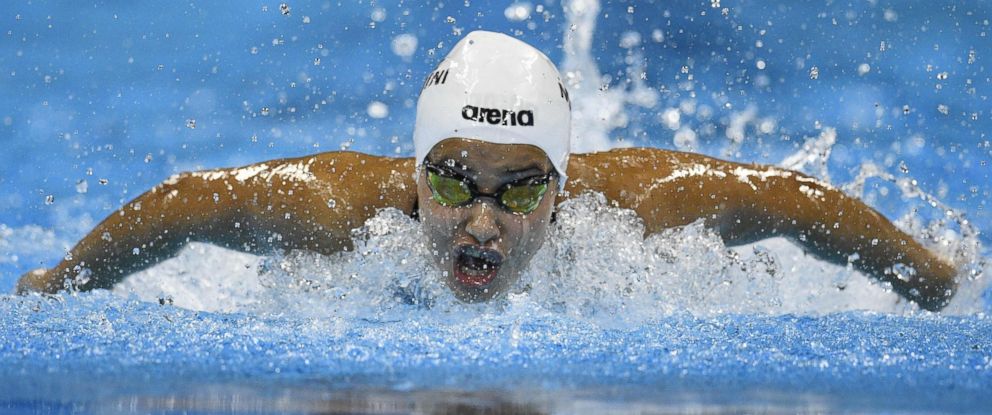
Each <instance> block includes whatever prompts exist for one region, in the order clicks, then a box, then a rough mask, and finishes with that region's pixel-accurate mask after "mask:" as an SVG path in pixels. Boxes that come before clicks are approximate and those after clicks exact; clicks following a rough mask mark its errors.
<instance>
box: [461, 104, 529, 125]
mask: <svg viewBox="0 0 992 415" xmlns="http://www.w3.org/2000/svg"><path fill="white" fill-rule="evenodd" d="M462 118H464V119H466V120H469V121H476V122H480V123H489V124H492V125H511V126H517V125H519V126H524V127H530V126H533V125H534V111H531V110H520V111H510V110H502V109H497V108H480V107H476V106H474V105H466V106H464V107H462Z"/></svg>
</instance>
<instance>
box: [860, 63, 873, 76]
mask: <svg viewBox="0 0 992 415" xmlns="http://www.w3.org/2000/svg"><path fill="white" fill-rule="evenodd" d="M868 72H871V65H869V64H867V63H862V64H861V65H858V75H861V76H864V75H865V74H867V73H868Z"/></svg>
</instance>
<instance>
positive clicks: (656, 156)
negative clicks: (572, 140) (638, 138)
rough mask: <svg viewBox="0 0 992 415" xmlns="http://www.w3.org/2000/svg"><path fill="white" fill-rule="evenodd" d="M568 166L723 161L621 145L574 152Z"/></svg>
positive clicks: (659, 149) (698, 155)
mask: <svg viewBox="0 0 992 415" xmlns="http://www.w3.org/2000/svg"><path fill="white" fill-rule="evenodd" d="M571 157H572V158H571V160H570V161H569V168H571V167H573V164H572V163H574V166H575V167H579V168H584V167H590V166H611V165H613V166H618V165H621V166H626V165H634V166H645V165H650V166H659V167H660V166H664V165H678V164H685V163H725V162H726V161H724V160H720V159H716V158H713V157H710V156H706V155H702V154H698V153H690V152H685V151H675V150H667V149H663V148H653V147H623V148H614V149H610V150H605V151H597V152H591V153H576V154H573V155H572V156H571Z"/></svg>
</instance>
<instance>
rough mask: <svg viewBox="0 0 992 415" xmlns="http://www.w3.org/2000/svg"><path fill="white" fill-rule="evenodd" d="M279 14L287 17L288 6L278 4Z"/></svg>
mask: <svg viewBox="0 0 992 415" xmlns="http://www.w3.org/2000/svg"><path fill="white" fill-rule="evenodd" d="M279 13H282V15H283V16H289V5H288V4H286V3H282V4H280V5H279Z"/></svg>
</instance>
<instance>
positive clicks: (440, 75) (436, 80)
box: [420, 69, 448, 91]
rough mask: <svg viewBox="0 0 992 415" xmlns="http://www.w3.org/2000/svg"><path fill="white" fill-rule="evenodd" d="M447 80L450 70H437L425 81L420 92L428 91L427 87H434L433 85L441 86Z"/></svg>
mask: <svg viewBox="0 0 992 415" xmlns="http://www.w3.org/2000/svg"><path fill="white" fill-rule="evenodd" d="M447 80H448V70H447V69H445V70H436V71H434V72H431V74H430V75H427V79H425V80H424V86H422V87H420V90H421V91H423V90H425V89H427V87H429V86H433V85H441V84H443V83H445V82H446V81H447Z"/></svg>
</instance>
